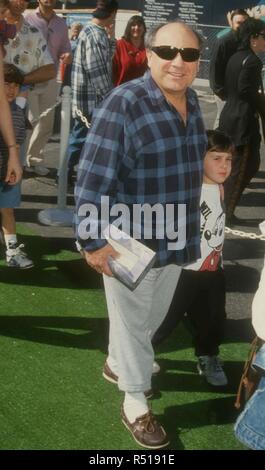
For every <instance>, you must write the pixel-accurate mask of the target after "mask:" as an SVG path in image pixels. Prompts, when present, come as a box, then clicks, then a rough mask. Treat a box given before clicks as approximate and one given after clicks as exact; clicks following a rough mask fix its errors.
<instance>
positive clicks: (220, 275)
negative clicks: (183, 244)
mask: <svg viewBox="0 0 265 470" xmlns="http://www.w3.org/2000/svg"><path fill="white" fill-rule="evenodd" d="M207 137H208V147H207V151H206V154H205V157H204V175H203V185H202V192H201V199H200V212H201V219H200V220H201V221H200V224H201V257H200V258H199V259H197V260H196V261H195V262H194V263H191V264H187V265H185V266H184V268H183V269H182V272H181V275H180V278H179V282H178V284H177V287H176V290H175V294H174V297H173V300H172V303H171V305H170V308H169V310H168V313H167V316H166V318H165V320H164V321H163V323H162V324H161V326H160V327H159V329H158V330H157V331H156V333H155V334H154V336H153V340H152V342H153V345H154V346H157V345H158V344H160V343H161V342H162V341H163V340H164V339H165V338H166V337H168V336H169V334H170V333H171V332H172V331H173V330H174V327H175V326H176V325H177V323H178V322H179V321H180V319H182V318H183V317H184V315H185V314H186V315H187V320H188V324H189V326H190V327H191V332H192V336H193V345H194V348H195V355H196V356H197V357H198V364H197V368H198V372H199V374H200V375H203V376H205V379H206V380H207V382H208V383H210V384H211V385H214V386H224V385H226V384H227V378H226V375H225V373H224V371H223V368H222V366H221V363H220V360H219V358H218V354H219V345H220V344H221V342H222V340H223V336H224V328H225V320H226V312H225V280H224V271H223V267H222V249H223V243H224V236H225V208H224V191H223V183H224V182H225V180H226V179H227V178H228V176H229V175H230V172H231V162H232V152H233V145H232V142H231V140H230V138H229V137H228V136H226V135H225V134H223V133H221V132H220V131H216V130H215V131H207Z"/></svg>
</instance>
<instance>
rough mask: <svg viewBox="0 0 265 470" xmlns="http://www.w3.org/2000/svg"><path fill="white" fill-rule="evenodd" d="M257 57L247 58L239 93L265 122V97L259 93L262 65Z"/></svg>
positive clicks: (241, 74)
mask: <svg viewBox="0 0 265 470" xmlns="http://www.w3.org/2000/svg"><path fill="white" fill-rule="evenodd" d="M257 60H258V59H256V57H255V56H254V57H252V56H250V57H247V58H246V59H245V63H244V65H243V66H242V68H241V71H240V74H239V77H238V93H239V96H240V97H241V98H243V99H244V100H245V101H247V102H248V103H249V105H250V106H251V108H253V109H254V110H256V111H257V112H258V113H259V114H260V116H261V117H262V118H263V120H265V97H264V95H263V94H261V93H259V85H260V83H261V69H262V65H261V64H260V65H259V63H258V62H257Z"/></svg>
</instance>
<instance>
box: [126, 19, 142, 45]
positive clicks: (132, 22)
mask: <svg viewBox="0 0 265 470" xmlns="http://www.w3.org/2000/svg"><path fill="white" fill-rule="evenodd" d="M136 24H137V25H142V26H143V27H144V34H145V33H146V26H145V22H144V19H143V17H142V16H140V15H134V16H132V17H131V18H130V19H129V21H128V23H127V25H126V28H125V31H124V35H123V39H125V40H126V41H128V42H130V40H131V27H132V26H134V25H136Z"/></svg>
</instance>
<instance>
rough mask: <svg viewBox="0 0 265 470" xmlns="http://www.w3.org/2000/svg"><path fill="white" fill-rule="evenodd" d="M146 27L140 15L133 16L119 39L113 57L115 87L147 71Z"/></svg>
mask: <svg viewBox="0 0 265 470" xmlns="http://www.w3.org/2000/svg"><path fill="white" fill-rule="evenodd" d="M145 32H146V26H145V22H144V20H143V18H142V17H141V16H139V15H134V16H132V17H131V18H130V19H129V21H128V23H127V26H126V28H125V31H124V35H123V37H122V38H121V39H118V41H117V44H116V51H115V54H114V57H113V82H114V85H115V86H117V85H121V83H124V82H128V81H129V80H133V79H134V78H138V77H141V76H142V75H143V74H144V73H145V71H146V69H147V58H146V51H145V46H144V36H145Z"/></svg>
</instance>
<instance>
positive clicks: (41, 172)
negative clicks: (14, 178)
mask: <svg viewBox="0 0 265 470" xmlns="http://www.w3.org/2000/svg"><path fill="white" fill-rule="evenodd" d="M26 171H27V172H28V173H35V175H38V176H47V175H48V174H49V173H50V170H48V168H46V167H45V166H42V165H34V166H28V167H27V168H26Z"/></svg>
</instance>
